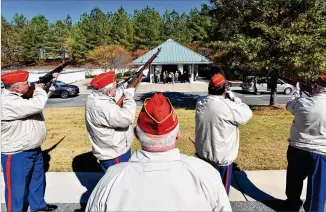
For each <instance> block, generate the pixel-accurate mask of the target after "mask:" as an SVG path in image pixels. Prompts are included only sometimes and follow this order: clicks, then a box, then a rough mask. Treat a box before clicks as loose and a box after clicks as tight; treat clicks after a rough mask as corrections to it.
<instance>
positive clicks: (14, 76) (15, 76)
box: [1, 70, 29, 84]
mask: <svg viewBox="0 0 326 212" xmlns="http://www.w3.org/2000/svg"><path fill="white" fill-rule="evenodd" d="M28 75H29V73H28V71H24V70H17V71H13V72H7V73H4V74H1V81H2V82H3V84H13V83H16V82H24V81H27V80H28Z"/></svg>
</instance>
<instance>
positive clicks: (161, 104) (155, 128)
mask: <svg viewBox="0 0 326 212" xmlns="http://www.w3.org/2000/svg"><path fill="white" fill-rule="evenodd" d="M137 125H138V127H140V129H142V130H143V131H144V132H145V133H148V134H151V135H164V134H167V133H169V132H171V131H172V130H174V129H175V128H176V126H177V125H178V117H177V114H176V113H175V111H174V108H173V106H172V104H171V102H170V100H169V99H168V98H166V97H165V96H164V95H163V94H162V93H155V94H154V95H153V96H152V98H148V99H145V101H144V106H143V108H142V110H141V111H140V113H139V117H138V121H137Z"/></svg>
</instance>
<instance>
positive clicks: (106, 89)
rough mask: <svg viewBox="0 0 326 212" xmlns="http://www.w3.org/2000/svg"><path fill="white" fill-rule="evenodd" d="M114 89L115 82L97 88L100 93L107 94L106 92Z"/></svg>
mask: <svg viewBox="0 0 326 212" xmlns="http://www.w3.org/2000/svg"><path fill="white" fill-rule="evenodd" d="M112 89H113V83H110V84H108V85H107V86H105V87H103V88H101V89H99V90H97V92H98V94H101V95H106V93H107V92H108V91H112Z"/></svg>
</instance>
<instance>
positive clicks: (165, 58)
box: [131, 39, 212, 65]
mask: <svg viewBox="0 0 326 212" xmlns="http://www.w3.org/2000/svg"><path fill="white" fill-rule="evenodd" d="M158 48H162V49H161V52H160V54H159V55H158V57H157V58H155V60H154V61H153V63H152V64H153V65H164V64H165V65H169V64H210V63H212V62H211V61H210V60H209V59H207V58H206V57H204V56H202V55H200V54H198V53H196V52H194V51H192V50H191V49H188V48H186V47H184V46H182V45H181V44H179V43H178V42H176V41H174V40H172V39H168V40H167V41H165V42H164V43H162V44H161V45H159V46H158V47H156V48H154V49H152V50H151V51H149V52H147V53H146V54H144V55H143V56H141V57H139V58H137V59H136V60H134V61H133V62H132V63H131V64H133V65H143V64H145V63H146V61H147V60H148V59H149V58H150V57H151V56H152V55H153V54H155V52H157V49H158Z"/></svg>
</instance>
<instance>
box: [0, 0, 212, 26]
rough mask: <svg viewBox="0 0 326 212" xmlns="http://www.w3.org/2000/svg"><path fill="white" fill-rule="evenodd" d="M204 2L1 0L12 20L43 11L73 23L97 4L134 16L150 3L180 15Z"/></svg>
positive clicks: (4, 13) (104, 9)
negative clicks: (135, 12)
mask: <svg viewBox="0 0 326 212" xmlns="http://www.w3.org/2000/svg"><path fill="white" fill-rule="evenodd" d="M204 3H208V0H119V1H118V0H93V1H91V0H2V1H1V15H2V16H4V17H5V18H6V19H7V20H8V21H10V20H12V17H13V16H14V15H15V13H18V14H23V15H24V16H25V17H26V18H27V20H31V18H33V17H34V16H36V15H39V14H43V15H44V16H45V17H46V18H47V19H48V20H49V22H50V23H55V22H56V21H57V20H63V19H65V18H66V17H67V15H70V17H71V18H72V21H73V23H76V22H78V21H79V19H80V15H81V14H82V13H84V12H87V13H90V11H91V10H92V9H93V8H94V7H99V8H100V9H101V11H102V12H104V13H105V14H106V13H107V12H108V11H112V12H115V11H117V10H118V9H119V8H120V7H121V6H122V7H123V8H124V9H125V10H126V11H127V13H128V14H130V15H132V14H133V13H134V10H135V9H138V10H142V9H143V8H145V7H146V6H147V5H148V6H149V7H151V8H155V9H156V10H157V11H159V12H160V14H161V15H162V14H163V13H164V12H165V11H166V10H168V11H172V10H173V9H174V10H176V11H177V12H179V13H180V14H181V13H183V12H186V13H188V12H189V11H190V10H191V9H192V8H195V7H197V8H201V5H202V4H204Z"/></svg>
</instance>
